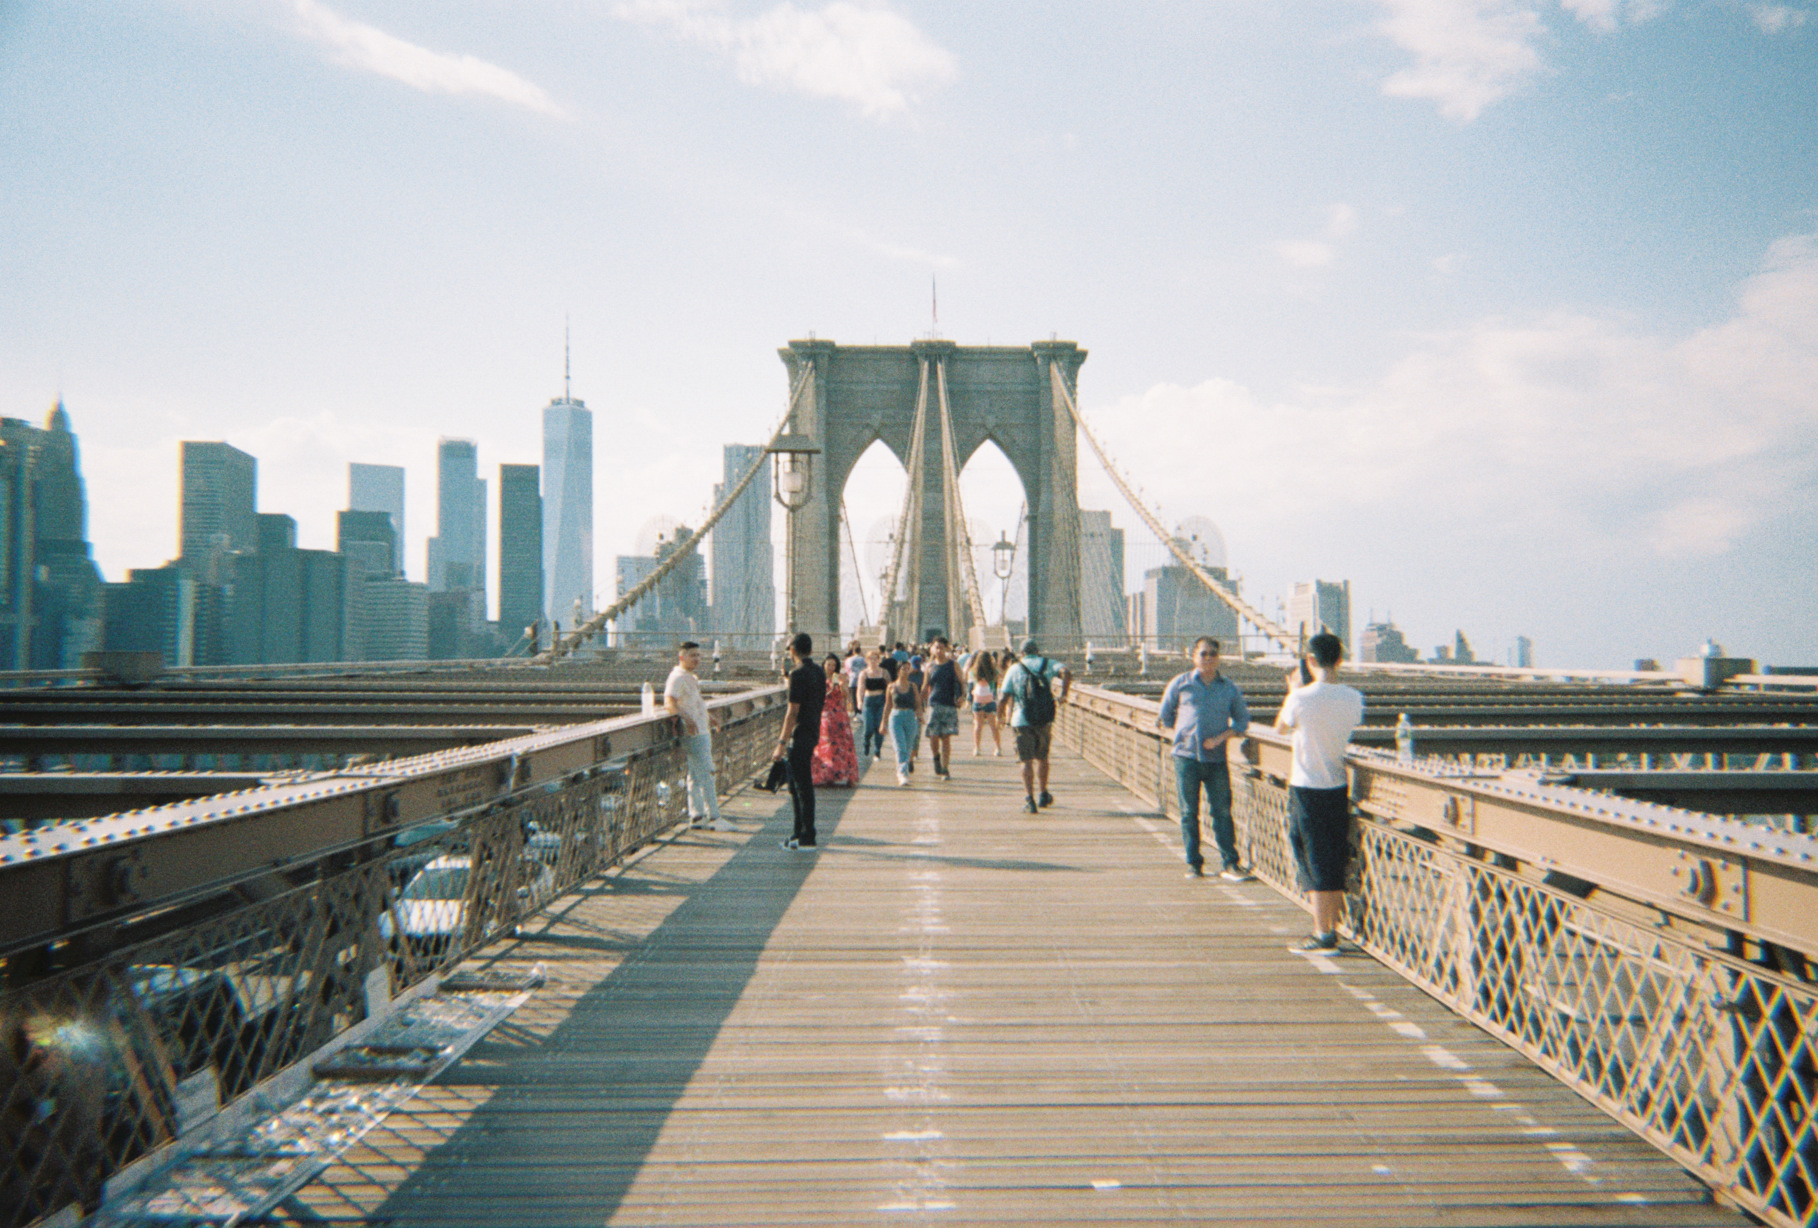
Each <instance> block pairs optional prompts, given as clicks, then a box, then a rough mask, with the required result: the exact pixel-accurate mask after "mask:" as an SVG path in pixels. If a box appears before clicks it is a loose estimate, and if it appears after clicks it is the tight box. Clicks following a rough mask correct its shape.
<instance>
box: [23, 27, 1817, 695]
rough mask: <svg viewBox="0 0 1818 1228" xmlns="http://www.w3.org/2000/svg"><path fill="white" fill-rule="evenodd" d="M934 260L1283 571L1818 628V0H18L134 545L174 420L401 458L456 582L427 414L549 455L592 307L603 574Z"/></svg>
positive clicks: (894, 335) (67, 257) (1435, 620)
mask: <svg viewBox="0 0 1818 1228" xmlns="http://www.w3.org/2000/svg"><path fill="white" fill-rule="evenodd" d="M933 276H938V278H939V283H940V311H941V321H940V323H941V331H942V333H943V334H944V335H946V336H949V337H953V338H955V339H957V340H960V341H962V342H986V341H990V342H994V343H999V344H1003V343H1018V344H1020V343H1026V342H1027V341H1030V340H1033V339H1036V338H1045V337H1047V336H1049V335H1050V334H1056V333H1058V334H1059V335H1061V336H1063V337H1068V338H1073V339H1076V340H1078V341H1079V342H1080V343H1081V344H1082V345H1083V346H1085V347H1087V348H1088V349H1089V350H1090V351H1091V357H1090V359H1089V361H1088V362H1087V364H1086V366H1085V368H1084V370H1083V373H1082V377H1081V393H1082V400H1083V407H1084V409H1085V411H1086V413H1087V414H1088V416H1089V418H1090V419H1091V420H1092V421H1093V422H1094V423H1095V424H1096V426H1097V429H1098V430H1099V432H1100V434H1101V435H1102V436H1103V437H1104V439H1105V440H1106V442H1107V444H1108V445H1109V446H1110V448H1111V450H1112V451H1113V452H1114V453H1115V454H1116V455H1117V456H1118V457H1119V458H1120V461H1121V462H1122V463H1123V464H1124V465H1125V467H1126V468H1128V469H1129V470H1130V471H1131V472H1132V473H1133V474H1134V475H1135V476H1136V478H1137V480H1138V481H1139V482H1140V483H1141V484H1142V486H1143V489H1144V491H1145V493H1146V495H1147V496H1148V497H1149V498H1150V499H1151V500H1152V501H1153V502H1154V503H1156V504H1157V505H1158V506H1159V507H1160V509H1161V511H1162V513H1163V515H1164V517H1165V518H1167V519H1169V520H1179V519H1181V518H1183V517H1185V516H1187V515H1190V514H1201V515H1206V516H1209V517H1211V518H1212V519H1213V520H1215V521H1216V522H1217V523H1218V524H1219V525H1220V526H1221V528H1222V529H1223V531H1224V535H1225V537H1226V539H1227V542H1228V544H1229V552H1230V562H1231V565H1232V567H1233V568H1234V569H1236V570H1237V571H1239V572H1241V573H1242V574H1243V576H1244V581H1245V590H1246V592H1247V593H1248V594H1250V595H1252V596H1254V597H1258V598H1260V599H1262V600H1263V601H1264V603H1265V605H1266V606H1267V605H1271V604H1272V598H1273V597H1274V596H1275V595H1277V594H1281V593H1285V591H1286V590H1287V588H1288V586H1289V585H1290V584H1291V583H1292V582H1293V581H1294V580H1297V579H1307V578H1311V577H1313V576H1315V575H1317V576H1319V577H1321V578H1326V579H1333V578H1348V579H1350V580H1351V581H1352V585H1353V594H1354V601H1355V602H1356V606H1357V609H1356V611H1355V612H1356V615H1357V617H1358V618H1359V620H1360V621H1361V619H1362V617H1363V616H1364V615H1366V614H1367V613H1368V612H1369V611H1370V610H1371V609H1374V610H1375V611H1376V612H1377V613H1378V614H1379V615H1380V614H1382V613H1385V612H1387V611H1389V610H1393V612H1394V615H1395V618H1396V620H1397V622H1399V623H1400V624H1401V625H1402V626H1403V627H1404V628H1406V629H1407V630H1408V632H1409V634H1410V638H1411V639H1412V640H1413V641H1414V642H1415V643H1417V644H1421V645H1427V646H1430V645H1432V644H1435V643H1440V642H1445V641H1449V640H1450V638H1451V634H1452V631H1453V630H1454V628H1459V627H1462V628H1463V629H1464V630H1465V631H1466V633H1467V634H1468V635H1470V636H1471V638H1472V639H1473V641H1474V642H1475V643H1476V644H1477V645H1478V647H1479V648H1480V650H1482V651H1484V652H1486V653H1490V654H1500V653H1501V652H1502V651H1503V649H1504V648H1505V647H1506V645H1507V643H1508V642H1509V641H1510V640H1512V638H1513V637H1514V636H1515V635H1517V634H1525V635H1528V636H1530V637H1532V638H1533V639H1534V641H1535V643H1536V646H1537V652H1538V654H1539V657H1540V659H1541V661H1542V662H1543V663H1548V664H1572V665H1580V666H1587V667H1588V666H1620V665H1625V664H1627V663H1628V662H1629V661H1630V660H1631V659H1632V658H1634V657H1638V656H1654V657H1662V658H1668V657H1673V656H1677V655H1680V654H1682V653H1687V652H1690V651H1692V650H1693V649H1694V648H1695V647H1696V646H1697V644H1698V643H1699V642H1700V641H1702V640H1703V639H1704V638H1705V637H1706V636H1715V637H1716V638H1717V639H1719V640H1720V641H1722V642H1723V643H1724V644H1725V645H1726V646H1727V647H1729V648H1730V649H1732V650H1733V651H1738V652H1743V653H1747V654H1750V655H1756V656H1759V657H1762V658H1764V659H1766V660H1770V661H1779V662H1786V663H1806V664H1812V663H1818V642H1815V641H1818V635H1815V634H1814V632H1813V630H1812V628H1813V627H1814V625H1818V580H1815V579H1814V575H1815V574H1818V567H1815V566H1814V564H1815V563H1818V558H1815V554H1818V551H1815V550H1814V545H1813V543H1814V541H1815V540H1818V500H1815V499H1814V487H1815V485H1818V482H1815V471H1818V11H1814V8H1813V6H1811V5H1810V4H1805V3H1788V4H1775V3H1753V2H1747V0H1705V2H1693V0H1565V2H1562V3H1555V2H1552V0H1547V2H1541V0H1329V2H1327V0H1307V2H1304V3H1294V4H1282V3H1279V2H1275V3H1261V2H1257V3H1252V2H1249V0H1211V2H1208V3H1204V4H1198V5H1172V4H1156V5H1149V6H1136V7H1131V6H1115V7H1113V6H1102V5H1076V4H1064V3H1047V4H1041V5H1036V4H1033V3H999V4H993V5H989V6H980V5H960V4H948V3H912V2H910V0H896V2H894V3H888V4H885V3H856V2H855V3H848V2H844V0H841V2H836V3H831V4H823V3H819V2H818V0H800V2H795V0H791V2H788V3H780V4H779V3H772V2H771V0H752V2H749V3H743V2H734V0H723V2H718V3H715V2H710V0H627V2H623V3H615V2H613V0H597V2H596V0H558V2H547V3H539V4H530V3H523V2H518V0H471V2H469V3H456V2H451V3H447V4H441V5H435V6H424V5H413V4H404V3H393V2H389V0H240V2H235V3H228V2H226V0H146V2H144V3H140V4H136V5H130V6H117V5H109V6H95V5H87V4H80V3H19V2H18V0H14V2H12V3H4V4H0V413H5V414H8V415H13V416H19V417H27V418H32V419H40V418H41V417H42V415H43V413H44V412H45V410H46V409H47V408H48V406H49V404H50V402H51V400H52V398H54V397H55V395H56V394H57V393H58V391H59V390H61V391H62V393H63V395H64V397H65V398H66V401H67V403H68V405H69V408H70V412H71V414H72V416H73V419H74V422H75V426H76V429H77V430H78V432H79V433H80V435H81V438H82V444H83V448H84V457H85V465H86V471H87V474H88V477H89V489H90V498H91V502H92V513H91V536H92V537H93V538H94V540H95V543H96V550H97V554H98V556H99V557H100V559H101V561H102V564H103V567H104V569H105V570H106V572H107V573H108V575H109V577H110V578H117V577H119V575H120V574H121V573H122V572H123V571H124V569H125V568H127V567H132V566H147V565H156V564H158V563H160V562H162V561H163V560H164V559H165V558H167V557H169V556H170V555H171V554H172V553H174V549H175V541H176V514H175V504H176V466H177V459H176V457H177V451H176V441H177V440H179V439H184V438H210V439H214V438H224V439H227V440H229V441H230V442H233V443H235V444H236V445H238V446H240V447H242V448H245V449H246V450H247V451H250V452H252V453H254V454H255V455H257V456H258V457H259V458H260V462H261V468H260V479H261V505H262V510H268V511H288V512H290V513H291V514H293V515H295V516H296V517H297V518H298V521H299V525H300V533H301V537H302V539H303V542H304V544H306V545H315V546H327V545H330V544H332V534H333V511H334V509H335V508H337V507H339V506H341V505H342V503H343V497H344V493H345V476H344V475H345V465H346V462H347V461H348V460H363V461H370V462H375V463H391V464H403V465H407V466H408V467H409V471H410V476H409V495H410V503H411V508H410V518H411V524H410V526H409V527H410V531H411V537H412V542H411V544H410V547H409V558H410V567H411V570H412V571H413V573H417V574H420V572H421V569H422V546H421V538H422V537H423V536H425V535H426V534H427V533H428V532H429V531H430V530H431V528H432V524H431V519H432V515H433V512H432V507H433V502H432V501H433V489H432V487H433V472H434V471H433V453H434V444H435V439H436V437H437V436H438V435H442V434H447V435H461V436H470V437H473V438H476V439H478V440H479V441H480V444H481V461H482V465H483V466H484V467H486V468H491V467H493V466H496V465H497V464H498V463H501V462H518V461H534V460H536V459H537V456H538V452H539V443H538V437H537V431H538V415H537V411H538V409H539V407H540V406H541V405H542V404H543V403H544V402H546V401H547V400H548V398H549V397H550V396H552V395H554V394H555V393H557V392H558V391H559V390H560V378H561V335H562V322H563V317H564V315H565V314H566V315H567V316H568V317H569V318H570V319H571V321H572V331H573V338H574V383H575V393H576V395H578V396H580V397H583V398H585V399H586V400H587V402H588V404H589V405H590V406H591V407H592V408H593V409H594V410H595V411H596V413H597V415H598V416H597V417H596V434H595V437H596V440H597V441H598V442H597V445H596V451H597V453H598V455H597V462H598V466H599V475H598V479H597V481H596V489H597V491H598V492H599V493H598V496H597V498H598V521H599V524H598V529H597V534H596V537H597V540H598V542H599V549H600V559H599V561H598V563H597V564H596V569H595V574H596V578H597V579H598V580H599V581H600V582H601V583H602V584H603V585H609V584H610V577H611V574H612V573H611V566H610V564H611V556H612V555H614V554H617V553H622V552H629V551H630V550H631V549H632V547H633V544H634V542H635V540H636V538H637V534H638V529H639V528H640V526H641V525H642V524H643V523H644V521H645V520H647V519H648V518H649V517H650V516H651V515H653V514H656V513H666V514H669V515H672V516H677V517H681V518H683V519H689V518H698V517H699V515H700V514H701V512H702V511H703V510H704V507H705V505H706V503H707V500H708V496H709V493H710V486H711V483H712V482H713V481H714V480H715V478H716V476H717V471H718V445H719V444H720V443H722V442H726V441H732V440H746V441H755V440H757V439H759V438H760V437H761V436H762V434H763V432H764V430H765V429H766V428H767V427H768V425H769V424H770V423H771V422H772V421H773V420H774V418H775V417H776V415H777V413H778V412H779V411H780V409H781V402H782V397H783V394H784V391H785V389H784V384H783V376H782V368H781V365H780V364H779V363H778V362H777V359H776V356H775V350H776V347H777V346H778V345H780V344H782V343H784V342H785V341H787V340H788V339H789V338H792V337H800V336H805V335H806V334H807V333H808V332H810V331H811V330H812V331H813V332H815V333H816V334H818V335H819V336H822V337H831V338H833V339H835V340H839V341H848V342H866V343H869V342H872V341H881V342H886V343H904V342H907V341H908V340H910V339H912V338H913V337H915V336H917V335H920V334H922V333H924V332H925V331H927V329H928V327H929V301H928V300H929V282H930V278H931V277H933ZM889 469H890V467H889V466H884V465H875V464H874V465H869V466H867V467H866V468H864V469H863V470H862V471H861V474H860V478H859V479H858V480H857V481H855V484H854V486H853V488H852V489H851V490H850V492H849V495H850V501H851V503H852V506H853V519H854V520H855V522H857V523H858V525H859V526H860V528H861V531H862V530H863V528H864V526H867V525H869V524H870V523H871V522H872V520H873V519H874V518H875V517H876V516H877V515H882V514H884V513H885V512H886V511H887V510H888V508H889V507H890V506H891V505H892V504H893V503H894V501H895V499H896V497H897V493H898V491H900V478H899V477H897V476H896V475H895V474H894V473H892V472H890V471H889ZM1003 469H1004V466H1003V465H1002V462H1001V460H998V459H997V458H995V457H986V458H984V459H982V460H981V461H979V462H977V464H976V465H975V468H974V469H973V470H971V471H969V472H968V475H967V477H966V479H965V481H964V485H965V488H966V490H967V492H968V495H969V498H970V500H971V505H970V507H969V510H970V511H971V512H972V514H973V515H974V516H975V517H977V518H979V519H982V520H984V521H985V522H987V523H988V524H990V525H992V526H994V527H995V526H997V525H1007V524H1008V523H1009V520H1010V518H1011V517H1012V516H1013V515H1014V512H1015V504H1016V493H1017V492H1015V491H1014V489H1013V488H1012V484H1010V483H1008V482H1007V481H1006V480H1005V478H1004V475H1003ZM1083 486H1084V495H1083V497H1084V500H1085V502H1086V504H1087V505H1088V506H1103V507H1112V508H1113V511H1114V515H1115V516H1116V518H1117V520H1118V522H1119V523H1120V524H1122V525H1124V526H1125V528H1126V529H1127V530H1128V531H1129V532H1130V534H1131V537H1132V541H1133V543H1134V542H1135V541H1136V540H1137V539H1138V538H1139V537H1140V536H1141V535H1142V534H1143V532H1144V531H1143V530H1142V528H1141V526H1140V524H1138V523H1137V521H1136V519H1135V517H1134V516H1132V515H1130V514H1129V513H1128V511H1127V510H1125V509H1122V508H1120V507H1118V506H1117V502H1116V500H1117V496H1116V495H1115V493H1114V492H1112V491H1111V490H1110V488H1109V485H1108V484H1107V483H1106V482H1104V480H1103V478H1102V477H1101V476H1100V475H1098V474H1096V473H1095V472H1093V471H1092V470H1091V468H1090V463H1089V462H1087V469H1086V472H1085V474H1084V476H1083ZM1132 553H1133V554H1135V553H1136V551H1135V550H1134V549H1133V551H1132ZM1132 579H1133V580H1136V579H1138V578H1137V577H1134V576H1133V577H1132ZM603 595H604V596H610V593H605V594H603Z"/></svg>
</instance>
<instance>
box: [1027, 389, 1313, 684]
mask: <svg viewBox="0 0 1818 1228" xmlns="http://www.w3.org/2000/svg"><path fill="white" fill-rule="evenodd" d="M1048 372H1049V375H1050V377H1051V380H1052V382H1053V385H1054V395H1055V400H1057V401H1059V402H1060V403H1061V404H1063V405H1065V406H1066V407H1067V413H1068V414H1070V415H1071V416H1072V418H1073V424H1074V425H1075V426H1076V427H1078V428H1079V433H1080V434H1081V435H1082V436H1083V437H1084V438H1085V440H1086V444H1087V446H1088V447H1090V448H1091V449H1092V454H1093V455H1094V456H1096V457H1098V463H1099V465H1100V466H1101V467H1102V468H1103V469H1104V471H1105V474H1106V476H1108V477H1109V478H1110V479H1111V482H1112V485H1114V486H1116V487H1117V489H1118V490H1119V492H1121V493H1122V494H1123V496H1124V499H1125V500H1126V501H1127V502H1128V503H1129V504H1130V506H1131V507H1132V508H1134V509H1135V511H1136V514H1137V515H1138V516H1140V517H1142V520H1143V523H1144V524H1146V525H1148V526H1149V531H1150V532H1152V533H1154V534H1155V536H1156V537H1157V538H1159V539H1160V540H1161V543H1162V545H1164V546H1166V547H1167V548H1168V551H1169V553H1171V554H1172V555H1174V557H1175V558H1176V559H1178V560H1179V561H1180V564H1181V566H1183V567H1185V568H1186V569H1187V570H1188V571H1190V572H1192V573H1193V575H1194V576H1195V578H1197V579H1198V580H1199V582H1200V583H1201V584H1203V585H1205V586H1206V587H1207V588H1208V589H1210V590H1211V592H1212V595H1213V596H1214V597H1217V598H1218V599H1219V600H1220V601H1222V602H1224V603H1225V604H1226V605H1227V606H1229V607H1230V608H1231V609H1232V610H1233V611H1235V612H1236V613H1237V615H1238V616H1239V617H1240V618H1242V619H1244V620H1245V621H1246V622H1248V623H1250V624H1251V625H1252V626H1254V627H1255V628H1256V629H1257V630H1259V631H1261V632H1262V633H1263V634H1264V635H1266V636H1267V637H1268V638H1270V639H1271V640H1274V641H1275V642H1276V643H1277V644H1279V645H1281V647H1283V648H1284V649H1286V650H1287V651H1288V652H1290V653H1298V652H1299V651H1300V639H1299V637H1298V636H1296V635H1294V634H1293V633H1291V632H1290V631H1288V629H1287V628H1285V627H1283V626H1281V625H1280V624H1279V623H1277V622H1275V621H1274V620H1273V619H1271V618H1269V617H1268V616H1267V615H1266V614H1264V613H1263V612H1262V611H1261V610H1259V609H1257V608H1256V607H1255V606H1253V605H1251V604H1250V603H1249V602H1247V601H1245V600H1244V599H1243V598H1242V597H1239V596H1238V595H1237V594H1236V593H1234V592H1232V591H1231V590H1230V589H1228V588H1226V587H1225V586H1224V585H1223V584H1220V583H1219V582H1218V581H1217V580H1216V579H1214V578H1213V577H1212V576H1211V575H1210V574H1209V573H1208V572H1207V571H1206V569H1205V568H1203V567H1201V566H1200V564H1199V561H1198V560H1197V559H1195V558H1194V557H1193V556H1192V555H1190V554H1188V553H1187V552H1186V550H1184V549H1183V548H1182V547H1181V545H1180V543H1179V542H1177V541H1175V540H1174V535H1173V534H1172V533H1169V532H1168V531H1167V529H1166V528H1164V527H1163V525H1162V522H1161V518H1160V517H1159V516H1157V515H1156V514H1155V513H1154V512H1152V511H1150V510H1149V507H1148V505H1147V504H1145V503H1144V502H1143V501H1142V500H1141V499H1139V498H1137V496H1136V492H1135V491H1133V490H1132V489H1130V483H1129V482H1128V481H1126V480H1125V478H1124V475H1123V474H1122V473H1120V472H1118V469H1117V466H1115V465H1113V464H1112V463H1111V458H1110V457H1109V456H1107V455H1106V454H1105V450H1104V449H1103V448H1101V447H1100V446H1099V443H1098V438H1097V437H1096V436H1095V435H1093V434H1092V429H1091V428H1090V427H1088V426H1087V425H1086V420H1085V418H1084V417H1083V416H1082V415H1081V414H1080V412H1079V406H1078V404H1076V403H1075V402H1074V399H1073V392H1072V390H1071V389H1070V388H1068V387H1067V381H1066V379H1065V378H1064V377H1063V376H1062V375H1061V371H1060V367H1059V365H1058V364H1054V365H1050V366H1049V368H1048Z"/></svg>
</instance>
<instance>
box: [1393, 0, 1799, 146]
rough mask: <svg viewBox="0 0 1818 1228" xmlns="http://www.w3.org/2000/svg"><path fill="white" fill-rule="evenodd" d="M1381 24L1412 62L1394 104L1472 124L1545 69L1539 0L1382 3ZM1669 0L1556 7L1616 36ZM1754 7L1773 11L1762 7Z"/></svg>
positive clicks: (1398, 76)
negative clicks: (1413, 102) (1430, 109)
mask: <svg viewBox="0 0 1818 1228" xmlns="http://www.w3.org/2000/svg"><path fill="white" fill-rule="evenodd" d="M1377 4H1378V5H1379V6H1380V7H1381V8H1382V9H1383V11H1384V17H1383V21H1382V25H1381V29H1382V32H1383V33H1384V34H1386V35H1387V36H1388V37H1389V38H1390V39H1391V40H1392V41H1393V42H1394V43H1395V44H1396V45H1397V46H1399V47H1401V48H1402V49H1403V50H1405V51H1409V52H1412V53H1413V55H1414V59H1415V63H1414V66H1413V67H1412V68H1406V69H1403V70H1402V71H1400V72H1398V73H1395V74H1394V75H1393V76H1391V77H1389V78H1388V80H1386V81H1384V82H1383V87H1382V89H1383V93H1385V94H1388V95H1390V96H1391V97H1395V98H1425V99H1431V100H1432V101H1433V102H1434V103H1436V104H1438V106H1439V110H1440V113H1441V114H1442V115H1444V116H1446V117H1447V118H1448V119H1455V120H1458V121H1459V122H1461V123H1469V122H1471V121H1472V120H1474V119H1476V118H1477V117H1478V116H1479V115H1481V114H1482V113H1483V110H1484V108H1485V107H1487V106H1489V105H1490V104H1492V103H1495V102H1500V101H1501V100H1502V99H1504V98H1507V97H1508V96H1509V95H1511V94H1513V93H1515V92H1516V91H1517V90H1519V89H1520V88H1521V87H1522V85H1523V84H1524V83H1525V82H1526V81H1527V80H1528V79H1529V78H1531V77H1534V76H1535V75H1537V74H1539V73H1541V72H1543V71H1544V70H1545V67H1546V65H1545V62H1544V61H1543V60H1542V58H1541V55H1540V52H1539V50H1538V49H1537V48H1536V44H1537V43H1539V42H1541V41H1542V40H1543V39H1544V38H1545V37H1546V34H1547V25H1546V22H1545V21H1544V20H1543V19H1542V18H1541V15H1540V5H1539V4H1538V3H1537V0H1377ZM1666 4H1667V0H1559V6H1560V7H1561V8H1562V9H1564V10H1565V11H1566V12H1568V13H1570V14H1571V15H1572V16H1573V17H1575V18H1576V19H1577V20H1578V21H1579V22H1581V23H1582V24H1584V25H1586V26H1589V27H1590V28H1591V29H1593V30H1598V31H1602V32H1604V33H1612V32H1614V31H1615V30H1616V28H1617V27H1618V26H1619V25H1623V24H1627V25H1639V24H1640V23H1642V22H1644V21H1648V20H1650V19H1652V18H1654V17H1655V16H1657V15H1659V14H1660V13H1661V12H1662V11H1663V10H1664V9H1665V8H1666ZM1757 7H1763V8H1765V7H1768V6H1766V5H1758V6H1757Z"/></svg>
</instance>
